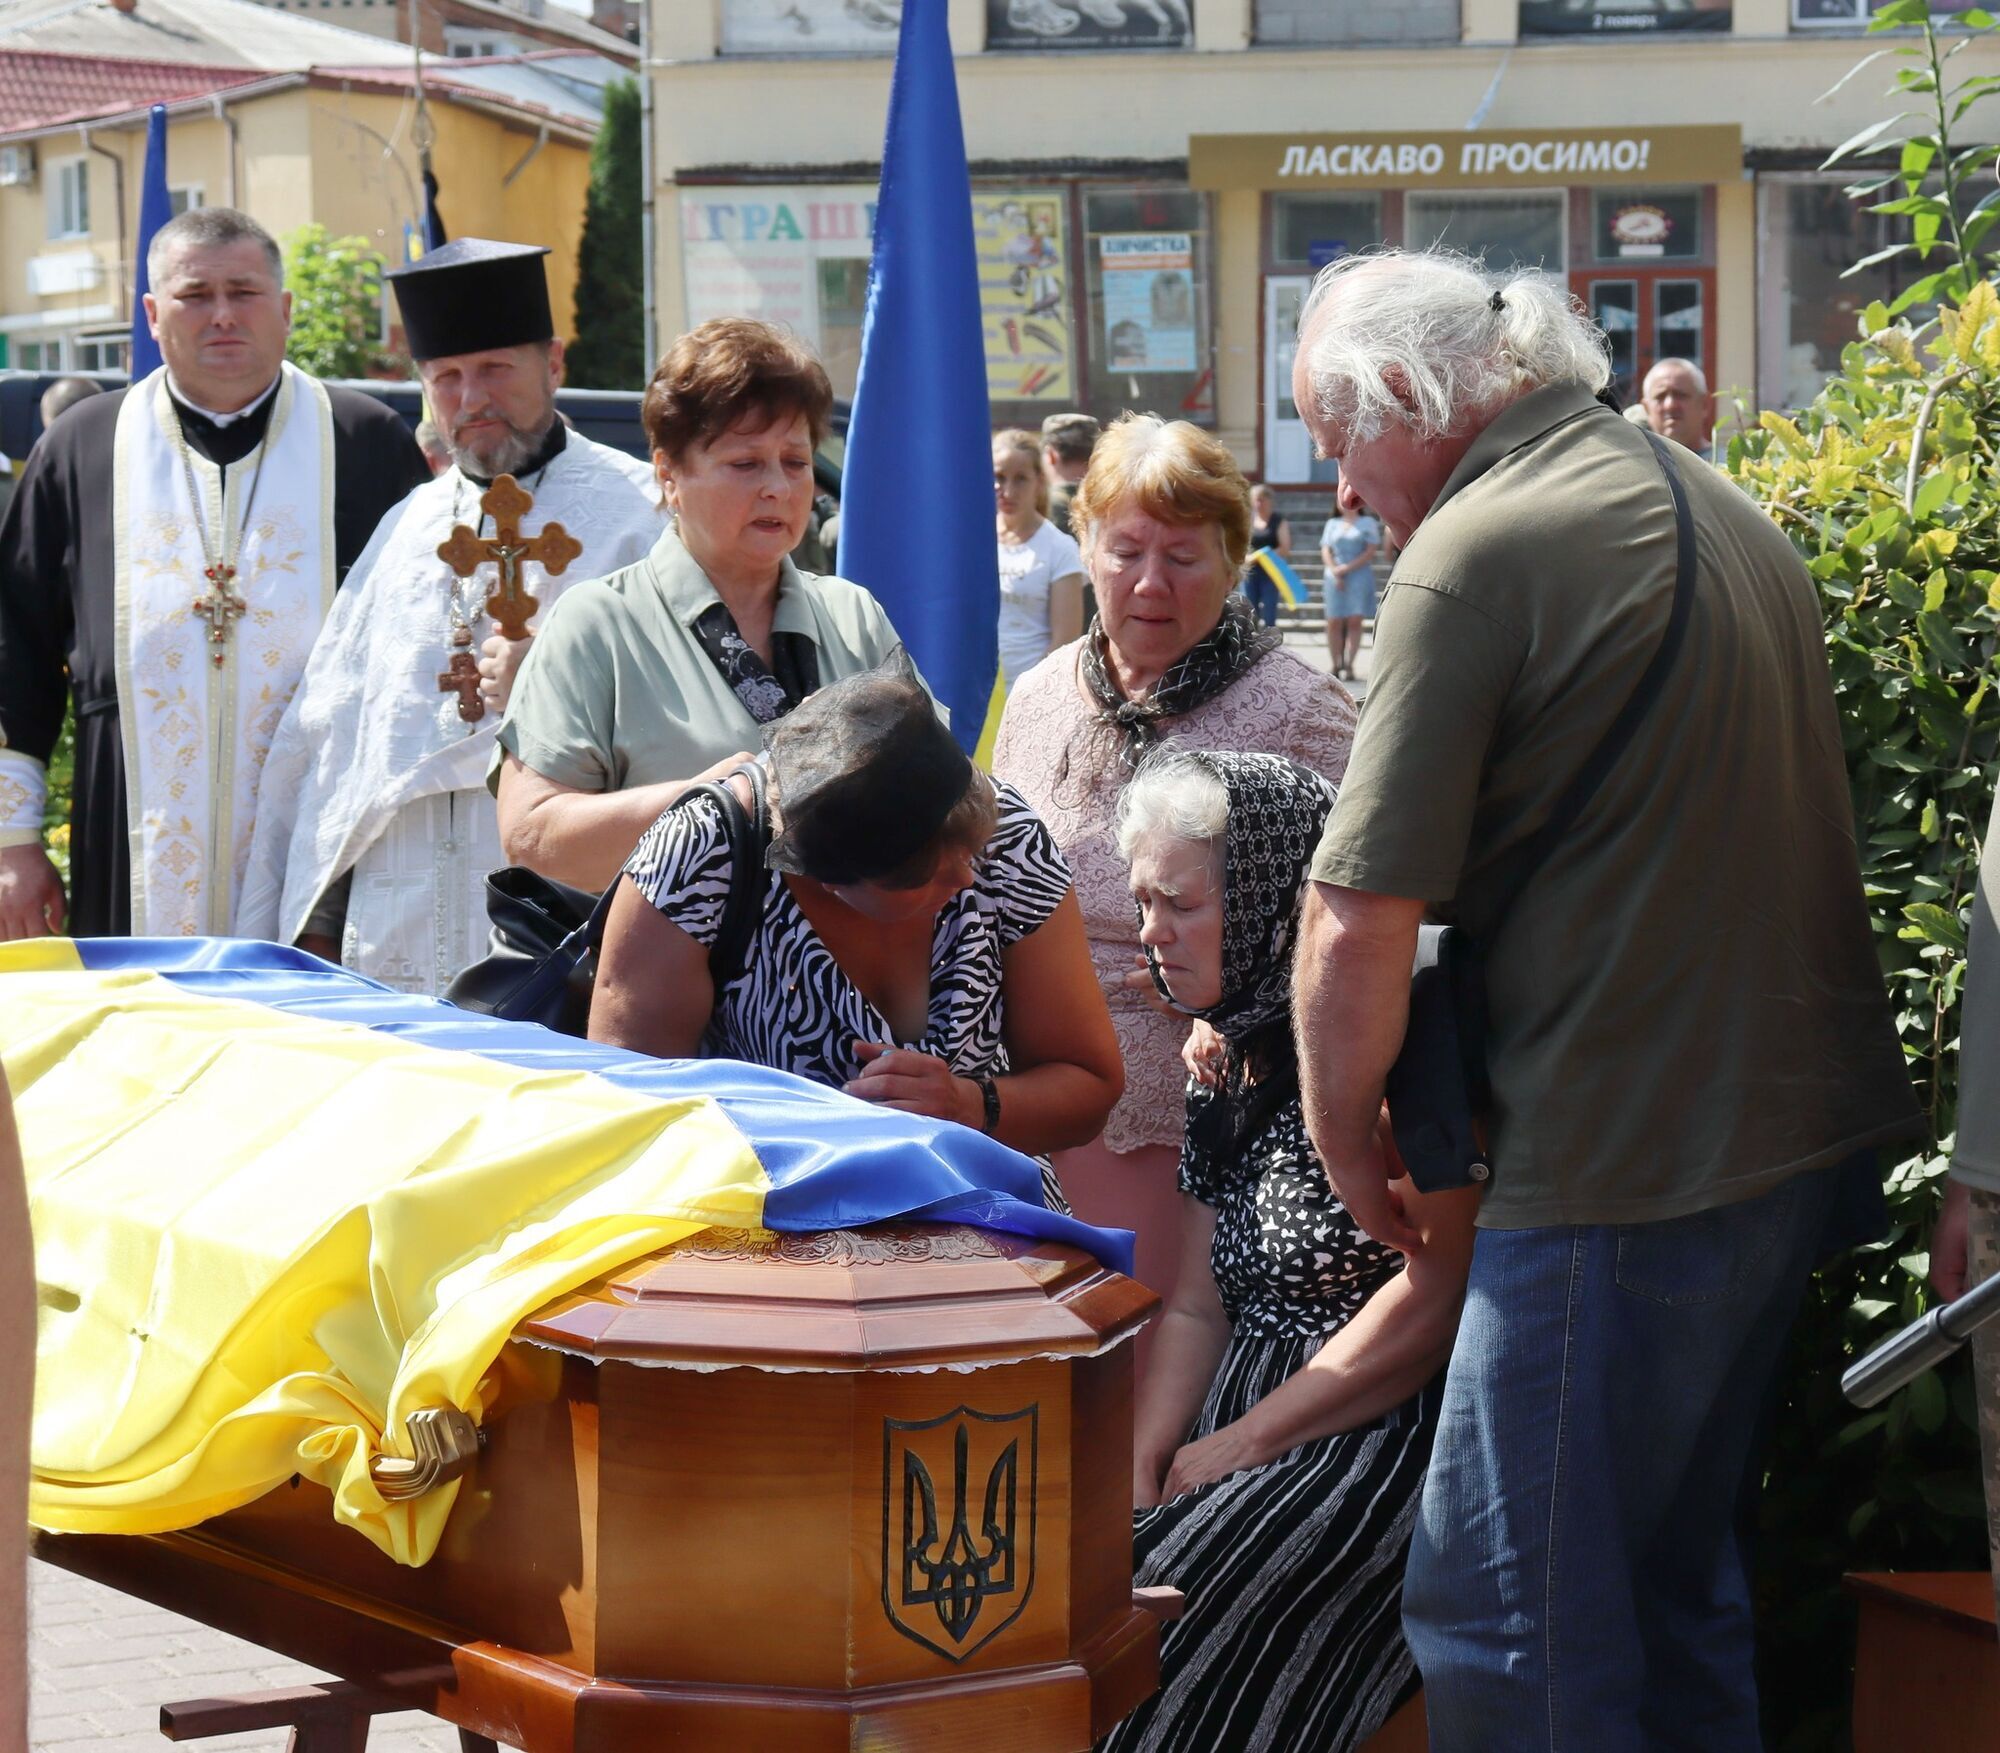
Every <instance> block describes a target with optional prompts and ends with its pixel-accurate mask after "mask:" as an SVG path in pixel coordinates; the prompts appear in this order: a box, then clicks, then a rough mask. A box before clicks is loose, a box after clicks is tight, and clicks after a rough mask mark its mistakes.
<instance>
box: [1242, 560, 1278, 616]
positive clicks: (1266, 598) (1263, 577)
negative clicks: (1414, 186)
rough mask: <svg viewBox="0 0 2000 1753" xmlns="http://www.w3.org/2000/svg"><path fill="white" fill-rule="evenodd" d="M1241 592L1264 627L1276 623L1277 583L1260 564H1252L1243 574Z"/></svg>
mask: <svg viewBox="0 0 2000 1753" xmlns="http://www.w3.org/2000/svg"><path fill="white" fill-rule="evenodd" d="M1243 594H1244V595H1245V596H1247V597H1248V598H1249V599H1250V606H1251V607H1252V608H1253V609H1255V610H1256V611H1257V618H1258V619H1259V620H1261V621H1262V622H1263V623H1264V625H1265V626H1266V627H1275V626H1276V625H1277V624H1278V584H1277V580H1276V579H1274V578H1273V577H1272V576H1271V575H1270V574H1269V573H1268V572H1266V571H1265V570H1264V569H1263V567H1261V566H1253V567H1251V568H1250V570H1249V571H1248V572H1246V573H1244V575H1243Z"/></svg>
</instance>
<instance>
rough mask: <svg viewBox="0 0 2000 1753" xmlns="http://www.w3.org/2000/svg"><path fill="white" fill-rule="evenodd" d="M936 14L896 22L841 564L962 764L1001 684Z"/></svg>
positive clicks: (974, 329)
mask: <svg viewBox="0 0 2000 1753" xmlns="http://www.w3.org/2000/svg"><path fill="white" fill-rule="evenodd" d="M945 12H946V8H945V7H944V6H943V5H942V4H931V5H916V6H905V7H904V8H903V25H902V36H901V38H900V40H899V43H898V46H897V49H896V70H895V74H894V77H893V78H892V79H891V81H890V86H889V126H888V133H887V137H886V138H885V139H884V141H883V145H882V188H881V196H880V200H879V203H878V205H877V207H876V211H875V242H874V257H873V260H872V261H871V263H870V265H869V270H868V311H867V315H866V317H865V319H864V320H863V323H862V329H861V374H860V378H859V380H858V382H857V384H856V386H855V391H854V412H853V416H852V418H851V420H850V421H849V424H848V429H847V454H846V457H845V460H844V463H843V473H842V480H841V503H840V563H839V564H840V572H841V575H842V576H843V577H845V578H851V579H853V580H854V582H855V583H857V584H860V585H865V586H866V587H867V588H868V589H869V590H871V591H872V592H874V594H875V596H876V598H877V599H878V600H879V601H880V602H881V604H882V607H883V608H884V609H885V610H887V611H888V615H889V619H890V621H891V622H892V623H893V624H894V626H895V629H896V632H897V633H898V635H900V636H901V638H902V641H903V643H904V644H905V645H906V646H908V647H909V651H910V655H911V657H913V658H914V659H915V660H916V664H917V668H918V669H920V670H922V671H923V674H924V680H925V681H926V682H928V683H929V684H930V688H931V692H932V693H933V694H935V695H936V696H937V697H938V699H939V700H941V701H942V702H943V703H944V704H945V705H946V706H948V707H949V708H950V709H951V725H952V732H953V734H954V735H955V736H957V738H958V740H959V742H960V744H961V745H962V746H963V747H964V748H965V750H966V752H967V753H968V754H969V753H971V752H972V751H973V750H974V749H975V748H976V747H977V746H978V744H979V738H980V732H981V730H982V729H983V728H984V726H985V723H986V716H987V707H988V704H989V703H990V702H991V700H992V698H993V690H994V681H995V678H996V677H997V676H998V674H999V667H1000V643H999V641H1000V631H999V629H1000V560H999V550H998V549H997V548H996V547H995V545H994V541H993V450H992V444H993V440H992V432H991V424H990V415H989V411H988V407H987V400H986V342H985V332H984V326H983V322H982V319H981V316H980V306H979V264H978V259H977V257H976V255H975V253H974V250H973V239H972V181H971V178H970V177H969V176H968V175H967V173H966V167H965V134H964V130H963V128H962V127H961V125H960V122H959V114H958V82H957V77H956V75H955V73H954V72H953V69H952V61H951V40H950V38H949V36H948V35H947V33H946V29H945Z"/></svg>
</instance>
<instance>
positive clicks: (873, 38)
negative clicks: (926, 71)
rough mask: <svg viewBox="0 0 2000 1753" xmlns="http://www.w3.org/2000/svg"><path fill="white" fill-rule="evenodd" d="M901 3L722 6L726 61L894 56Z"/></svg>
mask: <svg viewBox="0 0 2000 1753" xmlns="http://www.w3.org/2000/svg"><path fill="white" fill-rule="evenodd" d="M902 19H903V0H722V52H723V53H724V54H725V55H893V54H894V53H895V52H896V32H897V28H898V27H899V26H900V25H901V23H902Z"/></svg>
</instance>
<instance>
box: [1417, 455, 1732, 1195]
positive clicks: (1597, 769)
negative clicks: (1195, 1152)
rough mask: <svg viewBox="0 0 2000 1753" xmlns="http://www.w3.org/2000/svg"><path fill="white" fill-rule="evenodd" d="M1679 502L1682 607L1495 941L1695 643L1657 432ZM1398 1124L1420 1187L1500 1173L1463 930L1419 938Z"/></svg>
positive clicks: (1537, 855)
mask: <svg viewBox="0 0 2000 1753" xmlns="http://www.w3.org/2000/svg"><path fill="white" fill-rule="evenodd" d="M1646 437H1647V439H1648V441H1649V442H1650V443H1651V444H1652V447H1653V455H1654V457H1655V458H1656V459H1657V460H1658V462H1659V465H1660V471H1661V473H1662V474H1664V475H1665V476H1666V478H1667V487H1668V489H1669V491H1670V492H1671V493H1672V494H1673V499H1674V547H1675V553H1674V600H1673V606H1672V608H1671V609H1670V610H1669V611H1668V615H1667V629H1666V632H1665V633H1664V634H1663V635H1662V637H1661V639H1660V643H1659V646H1658V648H1657V649H1656V650H1655V651H1654V653H1653V656H1652V660H1651V661H1650V662H1649V663H1648V664H1647V665H1646V668H1645V671H1644V673H1642V674H1641V676H1640V677H1639V680H1638V683H1637V685H1636V686H1635V687H1634V688H1633V690H1632V692H1631V695H1630V696H1629V697H1628V698H1627V700H1626V701H1625V704H1624V705H1623V706H1622V707H1620V708H1619V711H1618V715H1617V717H1615V718H1614V719H1613V720H1612V721H1611V725H1610V728H1609V729H1607V730H1606V731H1605V733H1604V736H1603V739H1602V740H1601V741H1600V742H1599V743H1598V745H1597V747H1596V748H1595V749H1594V750H1593V751H1592V752H1591V756H1590V759H1589V760H1587V761H1586V762H1584V764H1583V766H1582V767H1581V768H1579V769H1578V770H1577V773H1576V776H1575V778H1573V779H1572V780H1571V781H1570V783H1569V785H1568V786H1567V787H1566V788H1565V789H1564V791H1563V794H1562V796H1561V797H1560V798H1558V799H1557V800H1556V805H1555V808H1554V809H1552V810H1551V811H1550V812H1549V817H1548V820H1547V821H1545V822H1544V823H1543V824H1542V825H1541V827H1540V828H1538V829H1537V830H1536V831H1535V832H1534V833H1533V834H1532V835H1530V836H1529V838H1528V840H1527V841H1526V842H1525V843H1524V844H1523V845H1522V847H1521V848H1520V850H1519V851H1518V852H1517V853H1516V855H1515V860H1514V868H1513V873H1512V876H1511V878H1510V879H1509V880H1508V881H1507V883H1506V885H1505V886H1504V888H1503V889H1502V890H1501V894H1500V900H1499V904H1498V905H1497V906H1496V907H1495V909H1494V911H1493V913H1492V915H1491V918H1490V919H1489V921H1488V924H1487V930H1488V932H1489V933H1490V932H1491V931H1492V930H1493V929H1494V927H1495V926H1496V925H1497V924H1498V922H1499V921H1500V920H1501V919H1502V918H1504V917H1505V916H1506V914H1507V913H1508V912H1509V911H1510V910H1511V909H1512V907H1513V906H1514V903H1515V902H1516V901H1517V900H1519V899H1520V896H1521V891H1522V890H1523V889H1524V888H1526V886H1527V884H1528V881H1529V879H1530V878H1531V877H1533V876H1534V874H1535V872H1536V871H1538V870H1539V869H1541V867H1542V866H1543V865H1544V864H1545V863H1546V862H1547V861H1548V858H1549V855H1550V854H1551V853H1552V852H1554V851H1555V849H1556V847H1557V845H1559V844H1560V843H1561V841H1562V839H1563V837H1564V836H1565V835H1566V834H1568V833H1569V831H1570V830H1571V829H1572V828H1573V827H1574V826H1575V825H1576V821H1577V818H1578V817H1579V816H1581V815H1582V814H1583V812H1584V809H1585V808H1586V807H1587V806H1588V804H1589V803H1590V800H1591V798H1592V797H1594V796H1595V795H1596V793H1597V790H1598V788H1599V787H1600V786H1601V785H1602V784H1603V783H1604V781H1605V778H1606V777H1607V776H1608V775H1609V773H1610V772H1611V769H1612V768H1613V767H1614V766H1616V765H1617V764H1618V760H1619V758H1620V757H1621V756H1622V755H1623V754H1624V753H1625V751H1626V749H1627V748H1628V747H1629V746H1630V745H1631V742H1632V738H1633V736H1634V735H1635V734H1636V733H1637V731H1638V729H1639V726H1640V725H1641V724H1642V723H1643V722H1644V721H1645V718H1646V714H1647V713H1649V712H1650V711H1652V709H1653V707H1654V705H1655V703H1656V702H1657V701H1658V700H1659V697H1660V694H1661V691H1662V689H1663V688H1664V686H1665V684H1666V680H1667V675H1668V673H1669V672H1670V671H1671V670H1672V669H1673V667H1674V660H1675V659H1676V658H1677V657H1678V656H1679V654H1680V648H1681V645H1682V644H1683V642H1684V640H1685V638H1686V634H1687V624H1688V615H1689V612H1690V610H1691V608H1692V606H1693V603H1694V568H1695V551H1694V516H1693V513H1692V512H1690V511H1689V509H1688V502H1687V494H1686V492H1685V490H1684V489H1683V488H1682V486H1681V478H1680V472H1679V471H1678V469H1676V467H1675V466H1674V460H1673V454H1672V452H1671V451H1670V450H1669V449H1668V448H1667V444H1666V442H1665V441H1664V440H1663V439H1661V438H1660V437H1659V436H1658V435H1657V434H1655V433H1651V432H1649V433H1647V434H1646ZM1387 1094H1388V1098H1389V1118H1390V1122H1391V1124H1392V1125H1393V1127H1394V1129H1395V1135H1396V1145H1397V1148H1398V1150H1399V1151H1400V1152H1401V1154H1402V1157H1403V1161H1404V1164H1405V1165H1406V1167H1407V1168H1408V1170H1409V1173H1410V1178H1411V1180H1413V1181H1414V1182H1415V1183H1416V1184H1417V1186H1418V1187H1419V1188H1421V1189H1422V1190H1423V1191H1424V1192H1426V1193H1434V1192H1439V1191H1441V1190H1443V1189H1445V1188H1450V1187H1464V1186H1471V1185H1474V1184H1476V1183H1478V1182H1482V1181H1484V1180H1486V1178H1487V1177H1488V1175H1490V1174H1491V1172H1492V1170H1491V1168H1490V1166H1489V1161H1488V1158H1487V1153H1486V1148H1485V1145H1484V1143H1483V1142H1482V1139H1481V1118H1482V1116H1483V1114H1484V1112H1485V1109H1486V1106H1487V1103H1488V1101H1489V1100H1490V1090H1489V1088H1488V1084H1487V1075H1486V997H1485V982H1484V980H1483V978H1482V975H1481V967H1480V956H1479V946H1478V945H1476V944H1474V943H1472V942H1471V941H1470V940H1469V939H1468V938H1467V936H1466V934H1465V933H1464V932H1463V931H1461V930H1459V929H1458V928H1457V927H1456V926H1450V925H1426V926H1424V927H1422V928H1421V930H1420V931H1419V932H1418V938H1417V957H1416V967H1415V968H1414V970H1413V971H1412V974H1411V979H1410V1010H1409V1020H1408V1023H1407V1025H1406V1027H1405V1030H1404V1034H1403V1046H1402V1051H1401V1052H1400V1053H1399V1054H1398V1055H1397V1058H1396V1063H1395V1064H1394V1065H1392V1066H1391V1067H1390V1068H1389V1075H1388V1078H1387Z"/></svg>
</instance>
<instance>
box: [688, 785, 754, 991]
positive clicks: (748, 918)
mask: <svg viewBox="0 0 2000 1753" xmlns="http://www.w3.org/2000/svg"><path fill="white" fill-rule="evenodd" d="M737 773H740V774H742V776H743V777H744V778H745V779H747V780H749V782H750V795H751V806H750V809H749V810H748V811H746V810H745V809H744V808H743V806H742V804H740V803H739V802H737V800H736V793H735V791H734V789H732V787H731V786H730V784H729V782H728V780H724V781H723V782H722V784H720V785H710V786H704V787H703V788H702V789H703V790H705V791H712V792H715V793H716V794H717V795H718V796H719V797H720V799H721V802H722V824H723V830H724V832H725V833H727V834H728V836H729V896H728V898H727V899H726V900H725V901H724V902H723V904H722V921H721V923H720V924H719V925H718V926H717V927H716V931H715V942H714V944H713V945H712V946H711V947H710V949H709V952H708V972H709V977H710V978H711V979H712V980H713V981H714V982H715V990H716V991H717V993H720V992H721V991H722V989H723V987H725V986H727V985H728V984H729V982H730V981H732V980H734V979H735V978H736V976H737V975H739V974H740V973H742V972H743V959H744V957H745V956H746V955H747V954H748V953H749V950H750V944H751V942H752V940H753V939H754V938H755V937H756V935H757V920H758V917H759V916H760V914H761V913H762V912H763V902H764V890H765V886H766V881H767V878H768V875H769V873H768V872H767V871H766V869H765V866H764V853H765V851H766V849H767V848H768V847H769V846H770V844H771V805H770V797H769V791H768V786H767V784H766V779H765V774H764V768H763V764H762V763H761V762H757V761H746V762H744V764H743V765H742V766H741V767H739V768H737V769H736V773H732V774H730V775H729V778H730V779H734V778H735V777H736V774H737Z"/></svg>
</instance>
